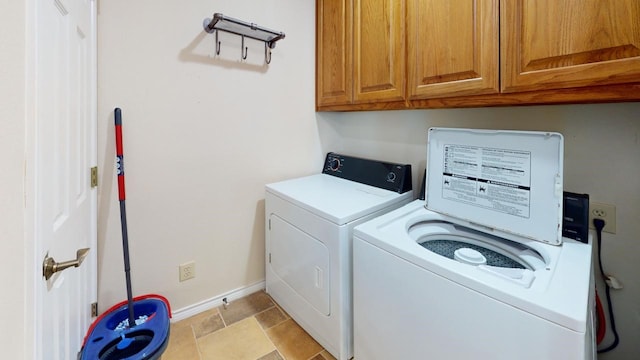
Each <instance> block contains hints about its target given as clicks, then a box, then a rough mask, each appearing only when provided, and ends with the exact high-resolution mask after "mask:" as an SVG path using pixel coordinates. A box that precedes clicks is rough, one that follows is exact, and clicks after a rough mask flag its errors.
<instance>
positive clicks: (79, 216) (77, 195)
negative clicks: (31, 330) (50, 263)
mask: <svg viewBox="0 0 640 360" xmlns="http://www.w3.org/2000/svg"><path fill="white" fill-rule="evenodd" d="M31 4H32V5H33V6H34V15H35V23H34V24H33V26H34V27H35V32H34V34H35V52H34V57H35V59H34V62H33V66H34V68H35V71H34V75H33V81H34V89H35V90H34V93H35V99H34V108H35V109H34V111H35V113H34V115H35V124H34V136H35V141H33V143H34V146H35V149H33V154H34V156H35V159H33V161H34V169H35V174H34V183H35V184H34V191H35V194H34V196H35V205H34V214H33V216H34V217H35V219H34V227H35V230H34V232H35V243H36V244H35V250H36V257H37V258H39V259H40V261H43V259H44V258H45V256H46V254H48V255H49V256H50V257H52V258H53V259H54V260H55V261H57V262H62V261H68V260H73V259H75V258H76V250H78V249H81V248H90V252H89V255H88V257H87V258H86V259H85V261H84V262H83V263H82V264H81V266H79V267H70V268H68V269H66V270H64V271H61V272H57V273H55V274H54V275H53V277H51V278H50V279H49V280H45V279H44V277H43V272H41V271H38V272H36V278H37V279H35V281H36V286H35V294H36V298H35V303H36V309H35V311H36V314H35V326H36V329H35V337H36V338H35V340H34V341H35V358H36V359H38V360H40V359H47V360H49V359H51V360H57V359H60V360H69V359H75V358H76V356H77V353H78V351H80V349H81V346H82V340H83V337H84V335H85V333H86V331H87V329H88V327H89V325H90V324H91V322H92V316H91V303H92V302H95V301H96V298H97V266H96V261H97V256H96V252H97V246H96V242H97V241H96V236H97V227H96V219H97V189H96V188H95V187H92V186H91V175H90V174H91V167H93V166H95V164H96V161H97V155H96V150H97V149H96V110H95V109H96V92H97V87H96V65H95V64H96V50H95V49H96V36H95V34H96V17H95V14H96V11H95V1H94V0H36V1H33V2H31Z"/></svg>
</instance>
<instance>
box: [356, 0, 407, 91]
mask: <svg viewBox="0 0 640 360" xmlns="http://www.w3.org/2000/svg"><path fill="white" fill-rule="evenodd" d="M353 1H354V13H353V19H354V27H353V33H354V44H353V49H354V50H353V51H354V54H353V58H354V59H353V60H354V69H353V71H354V102H355V103H366V102H378V101H394V100H404V98H405V96H404V94H405V22H404V14H405V0H353Z"/></svg>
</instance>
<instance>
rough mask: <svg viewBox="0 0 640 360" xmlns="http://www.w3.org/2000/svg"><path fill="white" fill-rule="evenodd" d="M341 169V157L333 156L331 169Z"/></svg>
mask: <svg viewBox="0 0 640 360" xmlns="http://www.w3.org/2000/svg"><path fill="white" fill-rule="evenodd" d="M338 169H340V159H338V158H333V159H331V160H330V161H329V170H331V171H338Z"/></svg>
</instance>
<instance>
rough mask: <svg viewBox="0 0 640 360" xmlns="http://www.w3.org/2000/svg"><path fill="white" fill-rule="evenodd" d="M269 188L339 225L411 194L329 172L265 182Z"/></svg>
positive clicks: (276, 193)
mask: <svg viewBox="0 0 640 360" xmlns="http://www.w3.org/2000/svg"><path fill="white" fill-rule="evenodd" d="M266 190H267V191H268V192H271V193H273V194H275V195H277V196H279V197H281V198H283V199H285V200H288V201H290V202H292V203H294V204H296V205H297V206H300V207H301V208H304V209H306V210H308V211H311V212H312V213H314V214H316V215H318V216H320V217H322V218H325V219H327V220H329V221H331V222H332V223H334V224H337V225H343V224H347V223H349V222H351V221H354V220H356V219H359V218H361V217H363V216H366V215H369V214H371V213H373V212H376V211H378V210H382V209H384V208H386V207H388V206H390V205H392V204H395V203H397V202H399V201H403V200H405V199H410V198H411V197H412V192H411V191H407V192H405V193H404V194H398V193H396V192H394V191H390V190H385V189H380V188H377V187H374V186H369V185H365V184H360V183H357V182H354V181H349V180H345V179H341V178H338V177H335V176H331V175H326V174H316V175H311V176H306V177H302V178H297V179H290V180H285V181H280V182H277V183H272V184H268V185H266Z"/></svg>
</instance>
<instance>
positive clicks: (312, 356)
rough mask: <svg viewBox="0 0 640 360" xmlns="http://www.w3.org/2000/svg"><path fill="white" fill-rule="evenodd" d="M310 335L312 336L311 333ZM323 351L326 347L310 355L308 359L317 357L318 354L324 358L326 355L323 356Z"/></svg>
mask: <svg viewBox="0 0 640 360" xmlns="http://www.w3.org/2000/svg"><path fill="white" fill-rule="evenodd" d="M309 336H311V335H309ZM314 340H315V339H314ZM323 351H324V348H322V349H320V351H318V352H317V353H315V354H313V355H311V356H309V358H308V359H307V360H311V359H313V358H314V357H316V356H318V355H320V357H321V358H323V359H324V356H322V352H323Z"/></svg>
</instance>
